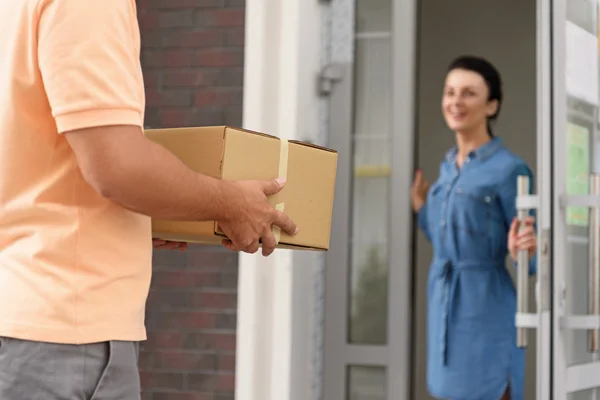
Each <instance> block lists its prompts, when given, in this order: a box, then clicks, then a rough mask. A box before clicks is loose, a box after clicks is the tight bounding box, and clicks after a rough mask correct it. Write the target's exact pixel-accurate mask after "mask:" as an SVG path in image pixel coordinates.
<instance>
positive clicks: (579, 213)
mask: <svg viewBox="0 0 600 400" xmlns="http://www.w3.org/2000/svg"><path fill="white" fill-rule="evenodd" d="M589 140H590V131H589V130H588V129H587V128H586V127H584V126H581V125H576V124H573V123H571V122H568V123H567V194H568V195H587V194H589V176H590V151H589V145H590V141H589ZM588 213H589V210H588V209H587V208H586V207H570V208H569V209H568V210H567V224H568V225H574V226H588Z"/></svg>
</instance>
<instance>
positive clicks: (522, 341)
mask: <svg viewBox="0 0 600 400" xmlns="http://www.w3.org/2000/svg"><path fill="white" fill-rule="evenodd" d="M529 184H530V183H529V177H528V176H525V175H523V176H519V177H518V178H517V195H518V196H527V195H529V188H530V186H529ZM528 216H529V213H528V211H527V210H526V209H522V208H519V209H518V211H517V217H518V218H519V221H521V222H523V221H524V220H525V218H527V217H528ZM523 228H524V224H521V225H520V228H519V231H521V230H522V229H523ZM528 311H529V252H528V251H527V250H520V251H519V253H518V257H517V313H522V314H525V313H527V312H528ZM517 346H518V347H520V348H524V347H527V328H523V327H517Z"/></svg>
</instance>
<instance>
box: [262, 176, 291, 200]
mask: <svg viewBox="0 0 600 400" xmlns="http://www.w3.org/2000/svg"><path fill="white" fill-rule="evenodd" d="M285 181H286V180H285V179H284V178H277V179H275V180H273V181H266V182H265V184H264V186H263V193H264V194H265V195H266V196H271V195H274V194H276V193H279V192H280V191H281V189H283V187H284V186H285Z"/></svg>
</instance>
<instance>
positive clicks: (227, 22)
mask: <svg viewBox="0 0 600 400" xmlns="http://www.w3.org/2000/svg"><path fill="white" fill-rule="evenodd" d="M245 15H246V13H245V10H244V9H243V8H222V9H217V10H215V11H213V12H212V13H211V14H210V20H211V24H212V25H214V26H223V27H225V26H243V25H244V18H245Z"/></svg>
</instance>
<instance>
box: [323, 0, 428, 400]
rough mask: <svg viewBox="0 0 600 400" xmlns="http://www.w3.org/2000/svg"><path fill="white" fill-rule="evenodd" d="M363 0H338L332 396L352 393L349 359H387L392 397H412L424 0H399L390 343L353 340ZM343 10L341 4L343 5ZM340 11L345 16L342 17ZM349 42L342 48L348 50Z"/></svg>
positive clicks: (372, 362)
mask: <svg viewBox="0 0 600 400" xmlns="http://www.w3.org/2000/svg"><path fill="white" fill-rule="evenodd" d="M356 1H357V0H332V7H333V8H334V10H333V13H332V19H333V21H331V25H332V26H334V27H336V29H334V30H333V31H332V41H333V42H334V43H332V47H333V50H332V51H333V54H332V60H331V62H332V65H331V67H332V70H331V71H335V73H334V75H335V76H336V81H335V82H336V83H335V85H334V86H333V90H332V92H331V94H330V96H331V97H330V99H329V102H330V111H329V115H330V121H329V145H330V146H331V147H333V148H336V149H338V150H339V159H338V177H337V186H336V200H335V201H336V203H335V206H334V218H333V224H332V233H331V245H330V250H329V252H328V254H327V261H326V269H325V275H326V278H325V344H324V353H325V354H324V356H325V357H324V394H323V398H324V399H327V400H329V399H336V400H338V399H339V400H346V399H348V398H349V397H348V393H347V388H348V385H347V381H346V380H347V367H348V366H350V365H358V366H384V367H386V377H387V379H386V381H387V399H408V398H410V383H411V380H410V376H411V346H410V344H411V343H410V342H411V340H410V339H411V318H412V315H411V312H412V311H411V310H412V297H411V293H412V291H411V284H412V272H411V271H412V231H413V230H412V223H411V221H412V212H411V208H410V203H409V202H410V198H409V196H408V193H409V188H410V184H411V181H412V171H413V157H414V154H413V153H414V151H413V149H414V122H415V113H414V108H415V104H414V103H415V102H414V98H415V64H416V54H415V48H416V28H417V1H416V0H390V1H391V2H392V43H393V45H392V48H393V50H392V71H393V74H392V75H393V76H392V79H391V82H390V84H391V86H392V87H393V90H392V92H393V93H392V105H393V106H392V107H393V110H394V113H393V116H392V121H391V126H392V127H393V128H392V131H393V132H394V135H393V139H392V166H391V176H392V177H393V178H392V179H391V190H390V193H391V199H390V200H391V204H393V206H392V207H390V219H391V223H390V232H389V235H390V236H389V237H390V238H391V239H392V240H393V243H394V245H393V246H390V254H389V260H390V261H389V288H390V289H389V290H388V335H387V337H388V343H387V345H386V346H368V345H352V344H348V342H347V338H348V334H347V333H348V323H347V316H348V310H349V308H348V287H349V285H348V283H349V274H348V270H349V257H348V255H349V243H350V240H349V235H350V234H351V225H350V223H349V217H350V215H351V212H350V210H351V203H350V196H351V194H352V190H351V189H352V159H351V158H352V143H351V132H352V128H353V127H352V115H353V99H354V88H353V86H354V85H353V75H354V65H353V64H354V57H353V54H354V34H355V30H354V21H353V18H354V9H355V5H356ZM340 10H341V12H338V11H340ZM336 18H337V19H338V20H336ZM340 49H341V50H340Z"/></svg>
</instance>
